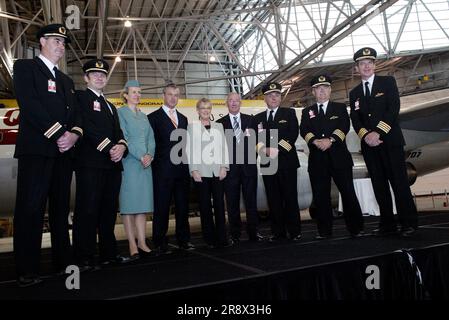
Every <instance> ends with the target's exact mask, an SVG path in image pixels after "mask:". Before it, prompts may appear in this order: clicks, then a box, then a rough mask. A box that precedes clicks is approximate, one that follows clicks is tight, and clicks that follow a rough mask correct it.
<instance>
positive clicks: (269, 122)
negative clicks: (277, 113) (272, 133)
mask: <svg viewBox="0 0 449 320" xmlns="http://www.w3.org/2000/svg"><path fill="white" fill-rule="evenodd" d="M273 112H274V111H273V110H270V115H269V116H268V124H269V125H271V124H272V123H273V120H274V119H273Z"/></svg>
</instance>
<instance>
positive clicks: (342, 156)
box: [299, 75, 363, 239]
mask: <svg viewBox="0 0 449 320" xmlns="http://www.w3.org/2000/svg"><path fill="white" fill-rule="evenodd" d="M331 83H332V80H331V78H330V77H329V76H328V75H319V76H317V77H314V78H313V79H312V81H311V86H312V93H313V95H314V97H315V99H316V103H315V104H313V105H312V106H310V107H307V108H305V109H304V110H303V111H302V117H301V125H300V127H299V128H300V134H301V136H302V137H303V138H304V140H306V142H307V145H308V146H309V168H308V171H309V175H310V182H311V184H312V192H313V202H314V203H315V206H316V221H317V226H318V234H317V236H316V239H326V238H329V237H330V236H331V235H332V219H333V215H332V205H331V178H333V179H334V182H335V184H336V185H337V187H338V190H339V191H340V193H341V198H342V201H343V212H344V219H345V222H346V227H347V229H348V231H349V233H350V234H351V236H353V237H357V236H360V235H361V234H362V230H363V215H362V210H361V209H360V204H359V201H358V199H357V196H356V194H355V190H354V184H353V180H352V166H353V165H354V163H353V161H352V157H351V154H350V153H349V151H348V148H347V146H346V140H345V138H346V134H347V133H348V131H349V115H348V112H347V111H346V105H345V104H343V103H337V102H332V101H330V96H331V91H332V89H331Z"/></svg>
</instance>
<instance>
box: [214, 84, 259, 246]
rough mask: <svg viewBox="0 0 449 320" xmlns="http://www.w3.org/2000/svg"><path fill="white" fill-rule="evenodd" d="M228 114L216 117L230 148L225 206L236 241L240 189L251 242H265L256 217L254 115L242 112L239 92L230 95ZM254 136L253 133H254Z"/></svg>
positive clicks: (239, 224) (235, 240) (238, 239)
mask: <svg viewBox="0 0 449 320" xmlns="http://www.w3.org/2000/svg"><path fill="white" fill-rule="evenodd" d="M226 104H227V106H228V110H229V114H227V115H226V116H224V117H222V118H220V119H218V120H217V122H219V123H221V124H222V125H223V128H224V129H225V131H226V132H225V135H226V139H227V144H228V150H229V161H230V168H229V171H228V174H227V176H226V179H225V181H224V187H225V195H226V207H227V211H228V220H229V226H230V231H231V240H232V242H233V244H237V243H239V242H240V235H241V229H242V220H241V218H240V190H241V191H242V193H243V199H244V201H245V209H246V229H247V233H248V237H249V240H250V241H262V240H263V237H262V236H261V235H260V234H259V233H258V230H257V228H258V224H259V219H258V216H257V166H256V153H255V150H254V145H255V141H256V137H255V132H254V130H253V129H252V116H250V115H247V114H244V113H241V112H240V106H241V104H242V102H241V98H240V95H239V94H238V93H236V92H231V93H229V94H228V97H227V99H226ZM251 135H252V136H251ZM231 146H232V148H231Z"/></svg>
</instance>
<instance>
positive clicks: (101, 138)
mask: <svg viewBox="0 0 449 320" xmlns="http://www.w3.org/2000/svg"><path fill="white" fill-rule="evenodd" d="M76 96H77V98H78V101H79V102H78V103H79V107H80V110H81V114H82V116H83V124H84V139H83V141H81V143H80V144H79V145H78V147H77V152H76V165H77V167H92V168H103V169H119V170H123V166H122V162H121V161H119V162H113V161H111V157H110V155H109V150H111V148H112V147H113V146H114V145H116V144H123V145H125V146H126V147H127V143H126V141H125V139H124V137H123V132H122V130H121V129H120V123H119V118H118V114H117V109H116V108H115V107H114V105H113V104H112V103H110V102H108V104H109V106H110V107H111V109H112V112H113V113H112V114H111V111H110V109H109V107H108V106H107V104H106V102H105V100H103V99H100V98H99V97H98V96H97V95H96V94H95V93H94V92H93V91H92V90H90V89H86V90H85V91H77V92H76ZM127 153H128V149H126V151H125V153H124V155H123V156H124V157H125V156H126V155H127Z"/></svg>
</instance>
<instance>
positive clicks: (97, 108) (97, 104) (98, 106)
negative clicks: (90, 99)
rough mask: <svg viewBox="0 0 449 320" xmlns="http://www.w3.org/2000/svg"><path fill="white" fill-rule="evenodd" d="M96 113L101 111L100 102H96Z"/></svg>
mask: <svg viewBox="0 0 449 320" xmlns="http://www.w3.org/2000/svg"><path fill="white" fill-rule="evenodd" d="M94 111H101V105H100V102H98V101H96V100H95V101H94Z"/></svg>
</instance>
